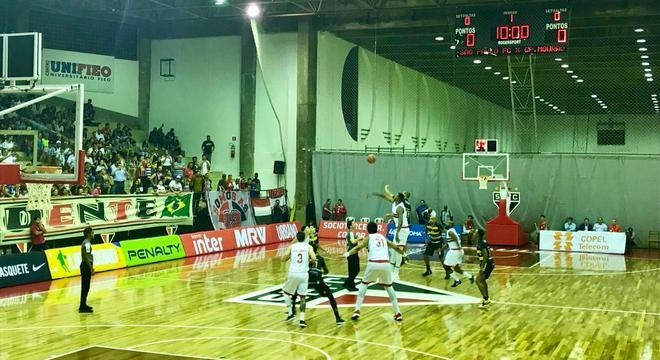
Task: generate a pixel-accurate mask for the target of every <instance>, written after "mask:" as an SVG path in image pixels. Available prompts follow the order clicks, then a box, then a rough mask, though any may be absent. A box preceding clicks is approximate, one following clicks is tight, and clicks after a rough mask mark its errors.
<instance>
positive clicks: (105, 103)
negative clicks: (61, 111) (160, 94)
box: [43, 49, 139, 117]
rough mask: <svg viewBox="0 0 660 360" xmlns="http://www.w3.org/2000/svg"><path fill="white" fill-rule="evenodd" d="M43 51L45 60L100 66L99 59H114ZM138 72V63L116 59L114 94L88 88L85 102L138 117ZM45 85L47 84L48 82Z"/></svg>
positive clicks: (113, 73) (113, 74) (70, 82)
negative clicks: (89, 101)
mask: <svg viewBox="0 0 660 360" xmlns="http://www.w3.org/2000/svg"><path fill="white" fill-rule="evenodd" d="M43 51H44V58H48V59H58V60H63V61H71V59H76V61H79V62H80V63H89V64H98V61H97V59H98V58H100V57H101V58H108V59H112V57H106V56H100V55H95V54H87V53H80V52H73V51H65V50H56V49H44V50H43ZM111 61H112V60H111ZM138 72H139V66H138V62H137V61H131V60H122V59H114V61H113V63H112V77H113V82H114V90H113V92H111V93H103V92H94V91H90V88H89V87H87V88H86V89H85V101H87V99H92V103H93V104H94V106H95V107H96V108H101V109H106V110H110V111H114V112H118V113H121V114H124V115H128V116H133V117H137V116H138V89H139V85H138ZM77 82H78V81H76V80H75V79H71V80H70V81H67V80H66V79H65V80H62V81H61V82H60V81H58V82H57V83H67V84H74V83H77ZM44 83H47V81H46V82H44ZM66 98H69V97H66Z"/></svg>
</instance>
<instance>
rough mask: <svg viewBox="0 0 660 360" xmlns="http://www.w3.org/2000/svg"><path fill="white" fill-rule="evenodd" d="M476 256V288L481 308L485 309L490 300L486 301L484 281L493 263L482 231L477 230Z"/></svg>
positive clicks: (486, 291) (486, 287)
mask: <svg viewBox="0 0 660 360" xmlns="http://www.w3.org/2000/svg"><path fill="white" fill-rule="evenodd" d="M477 256H478V257H479V274H478V275H477V287H478V288H479V292H480V293H481V296H482V297H483V300H482V301H481V307H485V306H487V305H488V304H490V299H488V284H487V283H486V280H488V278H489V277H490V273H491V272H493V269H495V262H494V261H493V250H492V249H491V248H490V246H488V243H487V242H486V239H485V238H484V231H483V230H482V229H479V230H477Z"/></svg>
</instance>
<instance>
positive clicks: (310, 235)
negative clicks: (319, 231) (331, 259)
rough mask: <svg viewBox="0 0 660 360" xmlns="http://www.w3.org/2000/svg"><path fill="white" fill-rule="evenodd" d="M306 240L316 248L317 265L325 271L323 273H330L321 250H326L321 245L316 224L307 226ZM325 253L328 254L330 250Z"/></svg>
mask: <svg viewBox="0 0 660 360" xmlns="http://www.w3.org/2000/svg"><path fill="white" fill-rule="evenodd" d="M305 242H306V243H309V245H311V246H312V249H314V253H315V254H316V265H317V267H318V268H319V269H321V270H322V271H323V274H327V273H329V272H330V271H329V270H328V265H326V263H325V259H324V258H323V257H322V256H321V254H320V252H321V250H322V251H325V249H323V248H322V247H321V245H319V238H318V236H317V235H316V229H315V228H314V226H311V225H309V226H307V227H306V228H305ZM325 253H326V254H327V253H328V252H327V251H325Z"/></svg>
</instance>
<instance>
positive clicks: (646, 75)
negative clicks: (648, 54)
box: [644, 73, 653, 78]
mask: <svg viewBox="0 0 660 360" xmlns="http://www.w3.org/2000/svg"><path fill="white" fill-rule="evenodd" d="M644 77H648V78H650V77H653V74H649V73H646V74H644Z"/></svg>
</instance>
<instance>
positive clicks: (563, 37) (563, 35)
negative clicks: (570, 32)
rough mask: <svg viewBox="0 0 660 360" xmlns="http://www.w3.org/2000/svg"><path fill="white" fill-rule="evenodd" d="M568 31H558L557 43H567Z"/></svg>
mask: <svg viewBox="0 0 660 360" xmlns="http://www.w3.org/2000/svg"><path fill="white" fill-rule="evenodd" d="M566 38H567V36H566V29H559V30H557V42H558V43H565V42H566Z"/></svg>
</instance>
